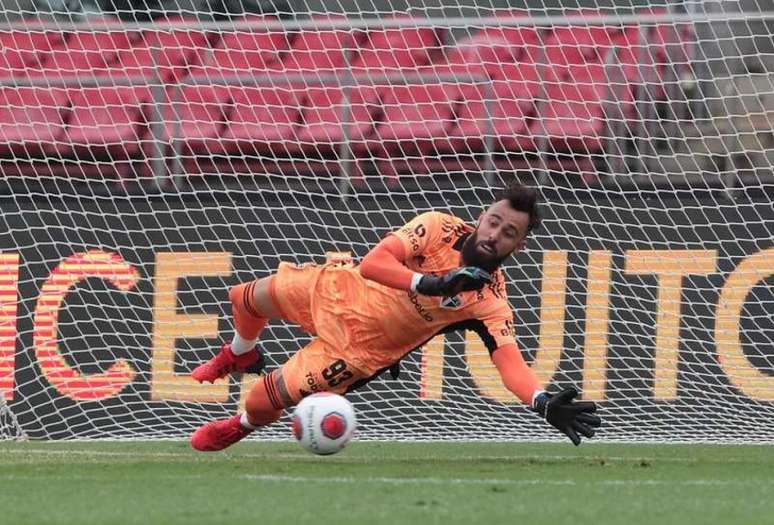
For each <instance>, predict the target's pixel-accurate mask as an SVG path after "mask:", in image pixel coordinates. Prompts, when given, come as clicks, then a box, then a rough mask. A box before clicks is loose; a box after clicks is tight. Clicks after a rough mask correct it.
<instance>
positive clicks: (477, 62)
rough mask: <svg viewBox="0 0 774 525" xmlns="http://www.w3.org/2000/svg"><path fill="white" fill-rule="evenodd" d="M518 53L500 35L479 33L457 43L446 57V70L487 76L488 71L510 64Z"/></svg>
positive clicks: (516, 49)
mask: <svg viewBox="0 0 774 525" xmlns="http://www.w3.org/2000/svg"><path fill="white" fill-rule="evenodd" d="M519 52H520V50H519V49H518V48H516V47H515V46H512V45H511V43H510V42H508V41H507V40H506V39H505V38H504V37H503V36H502V35H496V34H495V35H493V34H489V33H485V32H480V33H478V34H476V35H473V36H471V37H468V38H464V39H462V40H460V41H458V42H457V45H455V46H454V47H452V48H451V49H449V51H448V52H447V55H446V61H445V62H443V64H446V65H447V67H448V68H450V69H451V70H453V71H458V72H463V71H464V72H471V73H472V72H479V73H483V74H487V75H488V74H489V72H490V71H492V70H496V69H498V68H500V67H502V65H503V64H512V63H514V62H515V61H516V55H517V54H518V53H519Z"/></svg>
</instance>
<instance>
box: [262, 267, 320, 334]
mask: <svg viewBox="0 0 774 525" xmlns="http://www.w3.org/2000/svg"><path fill="white" fill-rule="evenodd" d="M322 270H323V266H318V265H316V264H302V265H296V264H292V263H288V262H281V263H280V264H279V267H278V268H277V272H276V273H275V274H274V276H273V277H272V280H271V284H270V285H269V294H270V295H271V300H272V302H273V303H274V306H276V307H277V309H278V310H279V311H280V314H282V318H283V319H285V320H286V321H290V322H292V323H295V324H297V325H299V326H300V327H301V328H302V329H303V330H304V331H305V332H308V333H310V334H312V335H316V334H317V329H316V328H315V326H314V318H313V317H312V296H313V295H314V289H315V287H316V286H317V280H318V279H319V278H320V273H322Z"/></svg>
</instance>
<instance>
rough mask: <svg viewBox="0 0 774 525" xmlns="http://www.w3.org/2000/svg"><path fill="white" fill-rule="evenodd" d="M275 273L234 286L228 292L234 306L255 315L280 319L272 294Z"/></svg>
mask: <svg viewBox="0 0 774 525" xmlns="http://www.w3.org/2000/svg"><path fill="white" fill-rule="evenodd" d="M273 279H274V276H273V275H270V276H268V277H263V278H261V279H258V280H256V281H250V282H249V283H242V284H238V285H236V286H234V287H232V288H231V289H230V290H229V292H228V298H229V300H230V301H231V305H232V308H233V309H235V310H239V311H244V313H246V314H248V315H251V316H253V317H263V318H266V319H280V318H281V316H280V312H279V310H278V309H277V307H276V306H275V305H274V299H273V298H272V296H271V283H272V280H273Z"/></svg>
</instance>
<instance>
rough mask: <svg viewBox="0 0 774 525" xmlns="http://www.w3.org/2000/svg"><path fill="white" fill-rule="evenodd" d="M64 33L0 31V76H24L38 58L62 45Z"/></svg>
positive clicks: (36, 64) (36, 66)
mask: <svg viewBox="0 0 774 525" xmlns="http://www.w3.org/2000/svg"><path fill="white" fill-rule="evenodd" d="M64 45H65V43H64V34H63V33H57V32H53V31H45V32H43V31H8V32H2V31H0V77H11V76H26V75H27V74H28V71H29V70H30V69H32V70H34V69H40V59H41V58H42V57H45V55H46V53H49V52H50V51H51V50H52V49H54V48H60V47H64Z"/></svg>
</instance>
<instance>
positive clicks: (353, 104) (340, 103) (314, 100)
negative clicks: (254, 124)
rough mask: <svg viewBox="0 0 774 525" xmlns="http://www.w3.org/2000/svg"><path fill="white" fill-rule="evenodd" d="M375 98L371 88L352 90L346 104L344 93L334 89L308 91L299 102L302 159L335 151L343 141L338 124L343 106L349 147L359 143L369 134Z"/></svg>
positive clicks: (374, 110)
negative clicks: (347, 124) (300, 107)
mask: <svg viewBox="0 0 774 525" xmlns="http://www.w3.org/2000/svg"><path fill="white" fill-rule="evenodd" d="M378 98H379V94H378V93H377V92H376V90H375V89H374V88H373V87H371V86H359V87H354V88H352V89H351V90H350V92H349V96H348V98H347V99H346V101H345V98H344V90H343V89H342V88H340V87H338V86H335V87H328V86H325V87H323V86H317V87H310V88H309V89H308V90H307V93H306V94H305V96H304V98H303V105H302V122H303V127H301V128H300V129H299V131H298V143H299V147H300V148H301V149H303V150H304V152H305V154H306V155H313V154H318V155H324V154H327V153H330V152H332V151H334V150H335V149H336V148H338V147H339V146H340V144H341V143H342V142H343V141H344V138H345V137H344V131H345V127H344V121H343V120H342V117H343V115H344V113H343V110H344V107H345V105H346V106H347V107H348V109H347V111H348V117H347V122H349V126H348V128H347V139H348V140H349V141H351V142H352V143H359V142H362V141H363V139H365V138H366V137H368V136H369V135H370V134H371V133H372V132H373V127H374V114H375V113H376V111H377V110H378V102H379V101H378Z"/></svg>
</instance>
